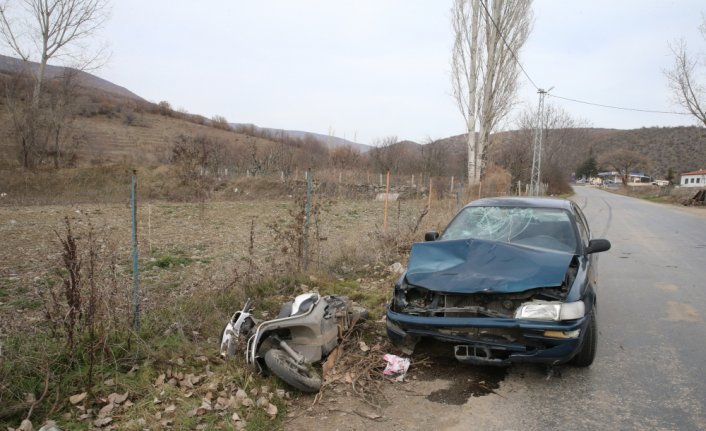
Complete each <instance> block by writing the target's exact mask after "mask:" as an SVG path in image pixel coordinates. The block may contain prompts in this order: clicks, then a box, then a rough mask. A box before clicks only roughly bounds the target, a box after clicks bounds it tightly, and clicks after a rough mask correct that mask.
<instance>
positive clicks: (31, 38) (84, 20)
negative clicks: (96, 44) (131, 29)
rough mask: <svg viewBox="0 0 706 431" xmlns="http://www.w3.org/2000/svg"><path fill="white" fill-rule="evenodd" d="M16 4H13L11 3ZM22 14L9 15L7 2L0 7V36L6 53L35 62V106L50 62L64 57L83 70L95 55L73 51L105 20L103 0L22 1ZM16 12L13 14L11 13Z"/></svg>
mask: <svg viewBox="0 0 706 431" xmlns="http://www.w3.org/2000/svg"><path fill="white" fill-rule="evenodd" d="M14 3H15V4H17V2H16V1H15V2H14ZM21 3H22V4H23V9H24V11H23V13H19V14H18V15H13V12H14V11H12V10H11V8H9V7H8V4H10V2H8V1H5V2H3V3H2V4H1V5H0V35H2V39H3V42H5V44H6V45H7V46H8V47H9V48H10V50H11V51H12V52H13V53H14V54H16V55H17V56H18V57H20V58H21V59H22V60H24V61H36V62H37V63H39V66H38V67H37V68H36V70H35V71H34V73H33V75H34V79H35V81H34V88H33V91H32V106H33V107H34V108H35V109H36V108H38V107H39V98H40V95H41V92H42V84H43V82H44V73H45V71H46V67H47V63H48V62H49V60H50V59H52V58H54V57H57V56H68V57H71V58H72V59H74V60H78V59H79V58H80V57H83V58H82V59H81V60H80V61H79V63H80V64H81V66H84V67H86V66H87V65H89V64H91V63H92V62H93V61H94V60H95V59H96V58H97V56H94V57H92V58H86V57H85V56H83V55H81V54H79V53H78V52H76V51H74V50H73V49H72V48H79V50H80V51H82V53H83V54H85V50H84V49H82V47H80V46H77V45H80V42H81V41H83V40H84V39H87V38H89V37H91V36H92V35H93V34H94V33H95V32H96V30H98V29H99V28H100V27H101V26H102V25H103V23H104V22H105V21H106V19H107V17H108V8H107V0H22V2H21ZM15 13H17V12H15Z"/></svg>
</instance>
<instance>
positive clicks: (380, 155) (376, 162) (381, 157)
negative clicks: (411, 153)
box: [368, 136, 402, 173]
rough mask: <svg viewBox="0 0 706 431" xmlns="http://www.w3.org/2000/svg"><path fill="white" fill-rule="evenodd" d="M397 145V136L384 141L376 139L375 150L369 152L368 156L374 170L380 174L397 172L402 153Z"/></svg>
mask: <svg viewBox="0 0 706 431" xmlns="http://www.w3.org/2000/svg"><path fill="white" fill-rule="evenodd" d="M397 143H398V140H397V136H387V137H385V138H382V139H376V140H375V141H374V142H373V148H371V149H370V151H368V156H369V157H370V161H371V162H372V165H373V168H374V169H376V170H377V171H378V172H380V173H385V172H388V171H392V172H397V170H398V169H397V168H398V164H399V160H400V152H401V151H402V149H401V148H398V145H396V144H397Z"/></svg>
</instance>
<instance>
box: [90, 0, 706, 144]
mask: <svg viewBox="0 0 706 431" xmlns="http://www.w3.org/2000/svg"><path fill="white" fill-rule="evenodd" d="M450 5H451V2H450V1H438V0H433V1H432V0H345V1H344V0H336V1H332V0H319V1H313V0H312V1H291V0H268V1H243V0H237V1H236V0H203V1H199V2H194V1H193V0H188V1H187V0H119V1H114V2H113V8H112V14H111V18H110V21H109V22H108V23H107V25H106V27H105V29H104V31H103V32H102V36H103V37H104V38H105V39H107V41H108V43H109V45H110V48H111V50H112V57H111V59H110V62H109V63H108V64H107V65H106V66H105V67H104V68H103V69H101V70H99V71H98V72H97V73H96V74H97V75H99V76H101V77H104V78H106V79H108V80H110V81H112V82H114V83H116V84H118V85H122V86H124V87H127V88H128V89H130V90H132V91H133V92H135V93H137V94H138V95H140V96H142V97H144V98H146V99H148V100H151V101H155V102H156V101H160V100H167V101H169V102H170V103H171V104H172V106H174V107H175V108H184V109H186V110H188V111H189V112H192V113H198V114H202V115H205V116H207V117H211V116H213V115H222V116H225V117H226V118H227V119H228V120H229V121H231V122H237V123H254V124H257V125H258V126H262V127H274V128H284V129H294V130H305V131H310V132H316V133H323V134H327V133H329V131H330V130H332V131H333V132H334V134H335V135H336V136H339V137H345V138H347V139H350V140H353V139H355V140H357V141H358V142H360V143H365V144H370V143H372V142H374V140H375V139H376V138H382V137H385V136H390V135H395V136H397V137H398V138H399V139H410V140H415V141H418V142H423V141H425V140H427V139H428V138H433V139H437V138H443V137H447V136H450V135H455V134H459V133H463V132H464V122H463V120H462V118H461V116H460V114H459V113H458V111H457V109H456V106H455V103H454V102H453V99H452V98H451V96H450V84H449V70H450V66H449V64H450V62H449V59H450V47H451V44H452V35H451V30H450V25H449V9H450ZM702 12H706V2H704V1H703V0H683V1H666V0H661V1H656V0H620V1H616V0H601V1H598V0H583V1H571V0H562V1H559V0H535V2H534V29H533V31H532V33H531V35H530V37H529V40H528V42H527V44H526V45H525V47H524V49H523V50H522V51H521V53H520V60H521V61H522V63H523V65H524V66H525V69H526V70H527V72H528V73H529V75H530V76H531V78H532V80H533V81H534V82H535V83H536V84H537V85H538V86H539V87H542V88H545V89H546V88H549V87H552V86H553V87H554V90H552V93H555V94H557V95H560V96H564V97H569V98H574V99H582V100H586V101H590V102H595V103H600V104H607V105H617V106H623V107H632V108H639V109H653V110H665V111H671V110H680V109H679V107H678V106H676V105H674V104H673V102H672V96H671V94H670V93H669V91H668V89H667V84H666V80H665V78H664V75H663V73H662V70H664V69H665V68H668V67H669V66H670V64H671V58H670V51H669V46H668V43H669V42H670V41H673V40H675V39H677V38H680V37H684V38H685V39H686V41H687V43H688V44H689V46H690V47H691V48H692V49H693V50H694V51H697V50H700V51H701V52H704V51H706V41H704V40H703V39H702V38H701V36H700V34H699V31H698V26H699V24H700V22H701V17H700V16H701V13H702ZM521 81H522V90H521V92H520V94H519V99H520V100H521V101H522V103H521V104H520V105H519V106H518V108H517V110H518V111H519V110H520V109H523V108H524V107H526V106H530V105H531V106H532V107H534V106H535V105H536V103H537V95H536V90H535V89H534V88H533V87H532V86H531V85H530V84H529V82H528V81H527V79H526V78H524V77H521ZM547 102H551V103H554V104H557V105H560V106H562V107H563V108H564V109H566V110H567V111H568V112H569V113H570V114H572V115H573V116H575V117H577V118H580V119H584V120H586V121H588V122H589V123H590V124H591V125H593V126H594V127H607V128H621V129H629V128H637V127H643V126H646V127H649V126H674V125H692V124H694V122H693V121H692V119H691V118H690V117H685V116H679V115H668V114H667V115H664V114H648V113H639V112H626V111H618V110H610V109H604V108H597V107H591V106H586V105H580V104H576V103H572V102H565V101H561V100H557V99H547ZM511 117H512V115H511ZM504 127H505V128H512V127H513V124H512V123H510V124H506V125H505V126H504Z"/></svg>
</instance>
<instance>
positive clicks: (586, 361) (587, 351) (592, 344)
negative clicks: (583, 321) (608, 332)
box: [571, 312, 598, 367]
mask: <svg viewBox="0 0 706 431" xmlns="http://www.w3.org/2000/svg"><path fill="white" fill-rule="evenodd" d="M597 342H598V330H597V328H596V314H595V313H594V312H591V321H590V322H588V327H587V328H586V334H585V335H584V336H583V344H582V345H581V350H579V352H578V353H577V354H576V356H574V357H573V359H572V360H571V364H572V365H575V366H577V367H588V366H590V365H591V364H592V363H593V360H594V359H595V358H596V345H597Z"/></svg>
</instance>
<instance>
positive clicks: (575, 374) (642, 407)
mask: <svg viewBox="0 0 706 431" xmlns="http://www.w3.org/2000/svg"><path fill="white" fill-rule="evenodd" d="M572 199H573V200H574V201H575V202H576V203H578V204H579V205H580V207H581V208H582V209H583V210H584V213H585V214H586V217H587V219H588V221H589V224H590V227H591V230H592V233H593V236H594V237H597V238H607V239H609V240H610V241H611V243H612V249H611V250H610V251H608V252H605V253H602V254H601V255H600V258H599V261H598V277H597V279H598V329H599V338H598V354H597V357H596V361H595V362H594V364H593V365H592V366H591V367H590V368H588V369H578V368H573V367H570V366H564V367H559V368H558V369H557V370H556V371H557V372H556V373H555V374H547V373H546V372H542V371H541V370H539V369H537V368H536V367H531V366H516V367H512V368H511V369H510V370H509V372H508V375H507V377H506V378H505V381H504V382H502V384H501V386H500V389H499V390H498V391H497V393H496V394H491V395H489V396H487V397H481V398H472V399H470V400H469V402H468V403H467V404H466V407H467V408H468V415H465V414H464V416H466V417H465V418H461V420H459V422H458V423H457V424H456V425H454V426H451V427H449V428H452V429H464V426H465V427H467V426H468V425H471V424H473V428H474V429H480V428H476V426H479V425H485V426H487V427H488V428H489V429H518V430H527V429H537V430H541V429H572V430H578V429H587V430H589V429H590V430H595V429H649V430H652V429H668V430H692V429H706V408H705V406H706V321H705V320H706V211H705V210H696V211H694V210H693V209H692V210H691V211H690V210H688V209H683V208H679V207H673V206H668V205H661V204H655V203H651V202H647V201H644V200H639V199H634V198H628V197H624V196H620V195H616V194H611V193H608V192H604V191H602V190H598V189H595V188H589V187H577V188H576V195H575V196H574V197H573V198H572ZM474 405H475V408H474ZM494 412H495V413H494Z"/></svg>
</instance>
